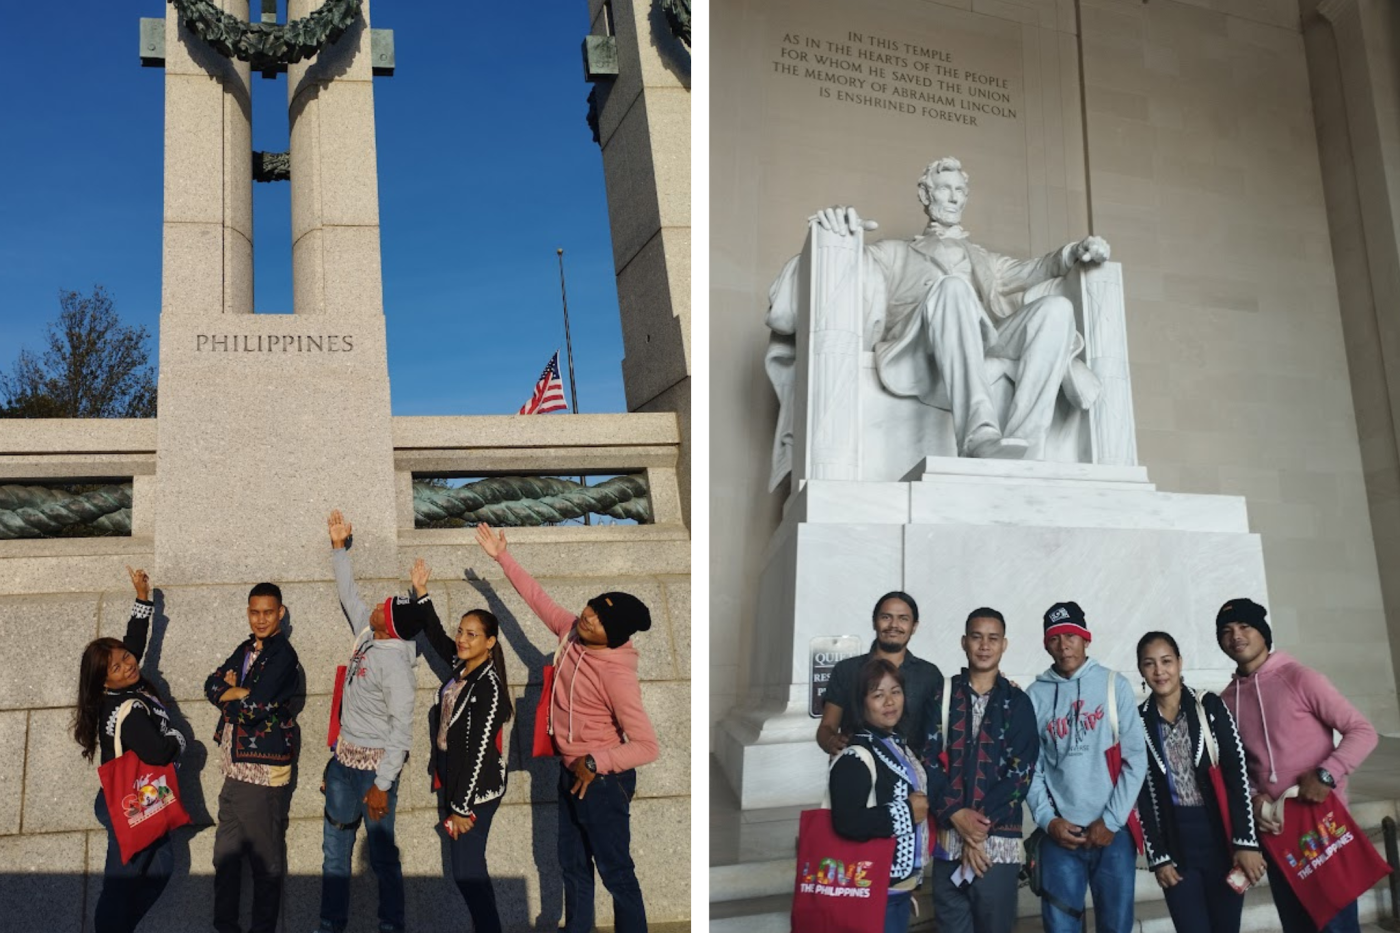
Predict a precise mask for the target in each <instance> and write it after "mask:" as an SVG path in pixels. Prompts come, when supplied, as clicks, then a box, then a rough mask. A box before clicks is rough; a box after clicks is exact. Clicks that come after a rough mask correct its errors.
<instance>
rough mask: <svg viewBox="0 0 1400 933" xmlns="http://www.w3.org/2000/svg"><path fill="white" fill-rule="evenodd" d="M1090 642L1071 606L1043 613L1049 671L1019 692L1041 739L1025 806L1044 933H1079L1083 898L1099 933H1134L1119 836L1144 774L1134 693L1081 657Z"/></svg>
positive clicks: (1125, 852)
mask: <svg viewBox="0 0 1400 933" xmlns="http://www.w3.org/2000/svg"><path fill="white" fill-rule="evenodd" d="M1092 638H1093V636H1092V635H1091V634H1090V632H1089V626H1088V623H1087V622H1086V621H1085V619H1084V610H1082V609H1080V608H1079V604H1078V603H1072V602H1070V603H1056V604H1055V605H1053V606H1051V607H1050V609H1049V610H1048V611H1047V612H1046V613H1045V650H1046V651H1047V652H1048V653H1049V654H1050V657H1051V658H1052V659H1053V661H1054V663H1053V664H1052V665H1051V667H1050V669H1049V670H1047V671H1046V672H1045V673H1043V674H1041V675H1040V676H1038V677H1036V679H1035V683H1033V684H1031V686H1030V689H1029V690H1027V691H1026V693H1027V694H1028V695H1029V696H1030V698H1031V705H1032V706H1034V707H1035V721H1036V727H1037V729H1038V731H1039V733H1040V759H1039V760H1038V761H1037V762H1036V768H1035V774H1034V776H1033V777H1032V779H1031V788H1030V793H1029V794H1028V796H1027V803H1029V805H1030V808H1031V815H1032V816H1034V817H1035V821H1036V824H1037V825H1039V826H1040V828H1041V829H1043V830H1045V833H1046V836H1045V838H1044V840H1043V841H1042V842H1041V846H1040V866H1041V879H1042V883H1043V885H1044V890H1045V895H1044V897H1043V898H1042V900H1041V906H1040V917H1041V922H1042V924H1043V926H1044V928H1045V930H1046V933H1078V931H1079V929H1080V920H1079V918H1080V916H1081V915H1082V913H1083V907H1084V894H1085V891H1086V890H1088V891H1092V892H1093V895H1094V914H1095V917H1096V924H1095V925H1096V928H1097V930H1098V933H1129V931H1130V930H1131V929H1132V926H1133V869H1134V862H1135V853H1134V844H1133V839H1132V836H1131V834H1130V833H1129V831H1128V828H1127V827H1128V820H1129V816H1130V815H1131V814H1132V810H1133V804H1134V803H1136V801H1137V797H1138V791H1139V790H1140V789H1141V787H1142V781H1143V778H1144V777H1145V776H1146V774H1147V746H1146V743H1145V741H1144V738H1143V731H1142V720H1141V719H1140V718H1139V717H1138V714H1137V703H1136V697H1135V696H1134V695H1133V688H1132V684H1131V683H1129V681H1128V679H1127V678H1126V677H1124V676H1123V675H1122V674H1117V673H1114V672H1113V671H1111V670H1109V669H1108V668H1106V667H1103V666H1102V665H1100V664H1099V663H1098V662H1096V661H1094V660H1093V659H1092V658H1089V657H1088V656H1087V650H1086V649H1087V647H1088V644H1089V642H1090V641H1091V640H1092ZM1110 684H1112V694H1111V701H1112V702H1110ZM1115 717H1116V723H1115V722H1114V720H1115ZM1115 733H1116V736H1115ZM1115 745H1116V746H1118V749H1117V752H1118V753H1119V754H1120V756H1121V762H1122V764H1121V768H1120V770H1119V773H1118V774H1117V776H1116V779H1115V776H1114V775H1113V774H1112V773H1111V772H1110V768H1111V765H1110V763H1109V756H1110V754H1111V753H1110V749H1112V748H1113V747H1114V746H1115Z"/></svg>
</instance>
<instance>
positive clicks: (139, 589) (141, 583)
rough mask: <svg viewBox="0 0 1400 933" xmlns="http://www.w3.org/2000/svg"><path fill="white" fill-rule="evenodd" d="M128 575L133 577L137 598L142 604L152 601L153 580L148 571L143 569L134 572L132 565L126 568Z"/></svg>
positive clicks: (132, 581)
mask: <svg viewBox="0 0 1400 933" xmlns="http://www.w3.org/2000/svg"><path fill="white" fill-rule="evenodd" d="M126 572H127V575H128V576H130V577H131V585H132V586H134V587H135V588H136V598H137V599H139V600H141V601H142V602H147V603H148V602H150V601H151V578H150V577H149V576H147V574H146V571H144V570H141V569H139V568H138V569H136V570H132V569H131V567H130V565H128V566H127V568H126Z"/></svg>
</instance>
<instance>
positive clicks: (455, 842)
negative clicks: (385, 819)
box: [440, 797, 501, 933]
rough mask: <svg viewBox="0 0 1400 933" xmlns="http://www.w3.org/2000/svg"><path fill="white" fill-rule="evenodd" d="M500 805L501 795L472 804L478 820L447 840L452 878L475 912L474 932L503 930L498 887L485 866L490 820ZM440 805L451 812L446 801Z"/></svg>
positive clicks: (498, 932) (463, 897)
mask: <svg viewBox="0 0 1400 933" xmlns="http://www.w3.org/2000/svg"><path fill="white" fill-rule="evenodd" d="M500 806H501V799H500V798H499V797H497V798H496V799H495V800H491V801H487V802H486V803H479V804H476V805H475V806H473V807H472V812H473V813H475V814H476V822H475V823H473V824H472V828H471V830H470V831H468V832H465V833H462V834H461V835H459V836H458V837H457V838H456V839H451V838H450V837H449V840H448V843H447V846H448V849H449V850H450V851H451V853H452V880H453V881H454V882H456V884H457V890H458V891H461V892H462V900H464V901H466V902H467V910H468V912H470V913H471V915H472V933H501V915H500V914H499V913H498V912H497V910H496V889H495V888H494V887H492V885H491V872H490V871H489V870H488V868H487V866H486V843H487V841H488V840H489V839H490V836H491V822H492V820H494V819H495V818H496V810H498V809H499V808H500ZM440 809H441V811H442V813H443V816H444V817H445V816H446V815H447V814H448V813H451V812H452V811H451V810H449V809H448V808H447V806H446V804H445V803H444V804H443V805H442V807H441V808H440Z"/></svg>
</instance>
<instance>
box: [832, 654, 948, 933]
mask: <svg viewBox="0 0 1400 933" xmlns="http://www.w3.org/2000/svg"><path fill="white" fill-rule="evenodd" d="M856 696H857V697H860V698H861V700H860V702H859V703H857V704H856V707H855V710H854V716H855V725H856V731H855V733H854V734H853V735H852V736H851V738H850V741H849V742H848V743H847V744H846V747H845V749H844V750H843V751H842V752H841V753H840V754H838V755H837V756H836V757H835V758H834V759H833V760H832V763H831V774H830V791H831V826H832V829H834V830H835V831H836V833H837V835H840V836H845V837H846V838H847V839H855V840H857V841H860V842H864V841H865V840H868V839H880V838H889V837H891V836H893V837H894V840H895V848H894V861H893V862H892V863H891V865H890V890H889V900H888V902H887V903H886V907H885V927H884V933H904V931H906V930H908V929H909V905H910V901H912V900H913V892H914V889H915V888H917V887H918V883H919V879H920V878H921V877H922V876H923V863H924V860H925V856H926V854H927V852H928V823H927V819H928V796H927V794H928V778H927V777H926V775H925V774H924V769H923V766H922V765H921V764H919V760H918V758H917V757H916V756H915V755H914V754H912V753H911V752H910V751H909V747H908V746H907V745H905V744H904V739H902V738H901V737H900V736H899V735H898V734H897V733H896V732H895V731H894V728H895V726H896V725H897V724H898V723H899V717H900V716H902V715H904V678H903V677H902V676H901V675H900V673H899V668H897V667H895V666H894V665H893V664H891V663H890V662H889V661H886V660H885V659H884V658H872V659H871V660H869V661H866V662H865V663H864V664H862V665H861V668H860V671H859V673H857V674H856ZM872 788H873V790H872Z"/></svg>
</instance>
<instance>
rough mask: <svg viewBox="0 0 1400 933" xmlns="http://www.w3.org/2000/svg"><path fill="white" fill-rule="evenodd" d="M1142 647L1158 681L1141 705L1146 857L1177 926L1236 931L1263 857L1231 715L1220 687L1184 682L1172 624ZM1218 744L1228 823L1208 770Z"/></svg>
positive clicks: (1191, 931)
mask: <svg viewBox="0 0 1400 933" xmlns="http://www.w3.org/2000/svg"><path fill="white" fill-rule="evenodd" d="M1137 657H1138V670H1139V671H1140V672H1141V673H1142V676H1143V680H1144V681H1146V683H1147V686H1148V688H1149V689H1150V690H1151V691H1152V692H1151V694H1150V695H1149V696H1148V697H1147V699H1146V700H1144V701H1143V702H1142V705H1140V706H1139V707H1138V713H1139V714H1140V715H1141V716H1142V723H1143V727H1144V730H1145V732H1146V734H1147V750H1148V758H1147V765H1148V767H1147V780H1146V781H1144V782H1143V785H1142V790H1141V792H1139V794H1138V813H1139V815H1140V816H1141V818H1142V830H1143V836H1144V837H1145V840H1144V841H1145V848H1146V854H1147V864H1148V867H1149V868H1151V869H1152V870H1153V872H1154V873H1155V874H1156V875H1157V883H1158V884H1159V885H1161V887H1162V890H1163V891H1164V892H1166V899H1167V909H1168V910H1170V911H1171V916H1172V924H1173V925H1174V926H1175V927H1176V929H1177V930H1178V931H1179V933H1239V929H1240V915H1241V912H1242V911H1243V910H1244V896H1243V895H1244V889H1245V888H1246V887H1247V886H1248V885H1250V884H1253V883H1255V882H1256V881H1258V880H1259V879H1260V878H1261V877H1262V876H1263V874H1264V858H1263V856H1262V855H1261V854H1260V851H1259V838H1258V836H1257V835H1256V834H1255V829H1254V812H1253V809H1252V808H1251V807H1250V802H1249V781H1248V779H1247V778H1246V776H1245V759H1244V746H1243V745H1241V744H1240V737H1239V733H1238V732H1237V731H1236V730H1235V720H1234V718H1233V717H1232V716H1231V715H1230V711H1229V710H1228V709H1226V707H1225V704H1224V702H1223V701H1222V700H1221V699H1220V697H1218V696H1216V695H1215V694H1213V693H1207V692H1205V691H1199V692H1198V691H1195V690H1192V689H1191V688H1190V687H1188V686H1186V685H1185V684H1184V683H1182V680H1181V650H1180V649H1179V648H1178V647H1177V645H1176V639H1174V638H1172V636H1170V635H1168V634H1167V633H1166V632H1148V633H1147V634H1146V635H1144V636H1142V639H1141V640H1140V641H1139V642H1138V649H1137ZM1203 717H1204V725H1206V726H1207V729H1206V732H1205V734H1203V733H1202V725H1203V722H1202V718H1203ZM1208 740H1213V741H1208ZM1212 745H1213V749H1212ZM1212 751H1213V753H1214V758H1215V761H1214V764H1216V765H1218V766H1219V768H1220V772H1221V777H1222V778H1223V783H1224V785H1225V796H1226V800H1225V802H1224V803H1225V808H1224V809H1225V810H1227V811H1228V812H1229V814H1230V827H1229V831H1228V832H1227V830H1226V826H1225V820H1224V817H1223V816H1222V808H1221V801H1220V800H1219V799H1218V797H1217V794H1216V789H1215V784H1214V782H1213V781H1212V780H1211V777H1210V769H1211V765H1212V760H1211V758H1212ZM1227 878H1229V879H1233V882H1234V883H1235V884H1237V885H1238V889H1236V888H1235V887H1232V886H1231V884H1232V883H1231V881H1230V880H1227Z"/></svg>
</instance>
